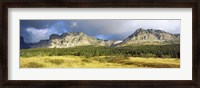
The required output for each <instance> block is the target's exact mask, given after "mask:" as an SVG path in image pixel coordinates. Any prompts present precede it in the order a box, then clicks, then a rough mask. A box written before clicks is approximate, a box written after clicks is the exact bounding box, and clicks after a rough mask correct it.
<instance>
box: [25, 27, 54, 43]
mask: <svg viewBox="0 0 200 88" xmlns="http://www.w3.org/2000/svg"><path fill="white" fill-rule="evenodd" d="M26 31H27V33H28V36H29V37H27V38H29V39H28V40H31V42H39V41H40V40H44V39H48V38H49V36H50V35H51V34H52V33H51V32H50V31H49V29H48V28H45V29H36V28H33V27H31V28H27V29H26Z"/></svg>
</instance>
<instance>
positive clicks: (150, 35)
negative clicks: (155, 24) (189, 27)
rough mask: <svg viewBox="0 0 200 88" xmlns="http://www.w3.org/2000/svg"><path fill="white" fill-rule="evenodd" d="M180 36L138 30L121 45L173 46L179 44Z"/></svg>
mask: <svg viewBox="0 0 200 88" xmlns="http://www.w3.org/2000/svg"><path fill="white" fill-rule="evenodd" d="M179 42H180V37H179V34H171V33H168V32H165V31H163V30H158V29H143V28H139V29H137V30H136V31H135V32H134V33H133V34H131V35H130V36H129V37H128V38H126V39H124V41H123V42H122V43H120V44H121V45H141V44H142V45H143V44H171V43H179Z"/></svg>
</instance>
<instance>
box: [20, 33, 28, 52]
mask: <svg viewBox="0 0 200 88" xmlns="http://www.w3.org/2000/svg"><path fill="white" fill-rule="evenodd" d="M27 48H30V47H29V46H28V44H26V43H25V42H24V38H23V37H21V36H20V49H27Z"/></svg>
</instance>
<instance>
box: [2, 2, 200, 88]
mask: <svg viewBox="0 0 200 88" xmlns="http://www.w3.org/2000/svg"><path fill="white" fill-rule="evenodd" d="M0 5H1V9H0V12H1V15H0V16H1V21H0V22H1V24H0V26H1V30H0V36H1V38H0V41H1V44H0V46H1V47H0V51H1V56H0V62H1V65H0V66H1V68H0V69H1V72H0V74H1V77H0V83H1V86H0V87H2V88H29V87H30V88H52V87H59V88H62V87H73V88H76V87H87V88H88V87H89V88H90V87H92V88H93V87H94V88H96V87H97V88H99V87H106V88H107V87H108V88H110V87H113V88H118V87H120V88H121V87H122V88H132V87H134V88H146V87H150V88H182V87H184V88H200V82H199V80H200V76H199V75H198V74H200V65H199V64H200V60H198V59H199V58H200V55H198V54H199V52H200V49H199V48H200V47H199V46H200V44H199V38H198V35H200V29H199V27H200V18H199V15H200V1H198V0H82V1H81V0H3V1H1V3H0ZM36 7H37V8H49V7H55V8H75V7H76V8H117V7H118V8H192V22H193V23H192V34H193V35H192V41H193V42H192V47H193V48H192V49H193V53H192V55H193V58H192V59H193V65H192V66H193V68H192V80H186V81H184V80H174V81H170V80H163V81H157V80H149V81H145V80H134V81H133V80H132V81H131V80H130V81H128V80H119V81H114V80H105V81H100V80H91V81H90V80H84V81H81V80H74V81H70V80H65V81H61V80H56V81H50V80H49V81H47V80H46V81H45V80H38V81H34V80H30V81H22V80H15V81H13V80H8V8H36ZM183 74H184V73H183Z"/></svg>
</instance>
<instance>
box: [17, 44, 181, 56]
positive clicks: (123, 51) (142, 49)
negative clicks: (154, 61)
mask: <svg viewBox="0 0 200 88" xmlns="http://www.w3.org/2000/svg"><path fill="white" fill-rule="evenodd" d="M65 55H74V56H84V57H94V56H118V55H122V56H126V57H161V58H162V57H167V58H180V45H179V44H173V45H140V46H123V47H106V46H79V47H70V48H34V49H21V50H20V56H22V57H32V56H65Z"/></svg>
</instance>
